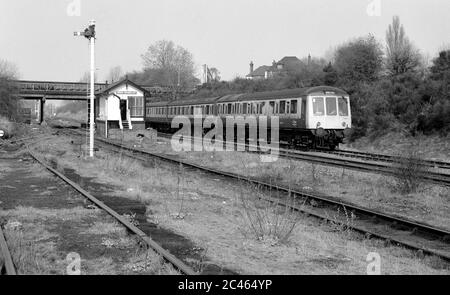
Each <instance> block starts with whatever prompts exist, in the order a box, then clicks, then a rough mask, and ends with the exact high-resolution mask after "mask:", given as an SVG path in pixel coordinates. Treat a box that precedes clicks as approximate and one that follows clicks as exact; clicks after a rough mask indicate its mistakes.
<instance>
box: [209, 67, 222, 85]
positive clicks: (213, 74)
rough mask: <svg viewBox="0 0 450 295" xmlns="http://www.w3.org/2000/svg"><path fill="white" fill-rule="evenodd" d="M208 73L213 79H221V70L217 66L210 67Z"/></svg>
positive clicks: (216, 80)
mask: <svg viewBox="0 0 450 295" xmlns="http://www.w3.org/2000/svg"><path fill="white" fill-rule="evenodd" d="M208 75H209V76H210V79H211V81H214V82H219V81H220V72H219V70H218V69H217V68H214V67H213V68H209V69H208Z"/></svg>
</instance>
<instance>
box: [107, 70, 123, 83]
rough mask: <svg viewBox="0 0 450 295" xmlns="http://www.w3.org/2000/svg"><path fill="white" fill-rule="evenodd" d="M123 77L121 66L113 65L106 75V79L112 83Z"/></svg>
mask: <svg viewBox="0 0 450 295" xmlns="http://www.w3.org/2000/svg"><path fill="white" fill-rule="evenodd" d="M122 77H123V71H122V68H121V67H120V66H115V67H112V68H111V69H110V70H109V73H108V76H106V80H108V81H110V82H111V83H114V82H117V81H119V80H120V79H121V78H122Z"/></svg>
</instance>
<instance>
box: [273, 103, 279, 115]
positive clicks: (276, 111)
mask: <svg viewBox="0 0 450 295" xmlns="http://www.w3.org/2000/svg"><path fill="white" fill-rule="evenodd" d="M278 105H279V102H278V101H277V102H275V112H274V114H278Z"/></svg>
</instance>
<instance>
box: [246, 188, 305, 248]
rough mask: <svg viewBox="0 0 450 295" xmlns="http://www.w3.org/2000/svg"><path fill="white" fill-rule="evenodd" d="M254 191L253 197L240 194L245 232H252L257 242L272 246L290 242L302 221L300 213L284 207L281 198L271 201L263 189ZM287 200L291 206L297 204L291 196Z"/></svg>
mask: <svg viewBox="0 0 450 295" xmlns="http://www.w3.org/2000/svg"><path fill="white" fill-rule="evenodd" d="M253 191H254V194H253V195H246V194H244V192H243V191H241V194H240V199H241V204H242V213H241V214H242V216H243V219H244V223H245V228H244V231H246V232H250V233H251V235H253V236H254V237H255V238H256V239H257V240H259V241H263V242H268V243H270V244H271V245H276V244H283V243H286V242H288V239H289V237H290V236H291V234H292V231H293V230H294V229H295V227H296V225H297V223H298V222H299V220H300V215H299V213H298V212H296V211H295V210H294V209H292V208H291V206H283V205H282V203H281V201H280V199H279V197H280V196H277V197H275V198H274V199H273V200H269V199H267V196H266V192H264V191H263V189H262V188H260V187H254V189H253ZM274 193H276V192H274ZM270 195H272V192H270ZM285 200H286V202H290V203H291V204H294V202H295V201H294V198H292V197H291V195H290V194H289V196H288V197H286V198H285Z"/></svg>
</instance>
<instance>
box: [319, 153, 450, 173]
mask: <svg viewBox="0 0 450 295" xmlns="http://www.w3.org/2000/svg"><path fill="white" fill-rule="evenodd" d="M314 151H316V152H320V153H328V154H332V155H337V156H342V157H348V158H356V159H362V160H370V161H377V162H387V163H395V162H398V161H399V158H398V157H395V156H391V155H386V154H376V153H367V152H359V151H351V150H335V151H327V150H320V149H319V150H314ZM417 163H418V164H419V165H422V166H426V167H430V168H441V169H450V162H445V161H436V160H418V161H417Z"/></svg>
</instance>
